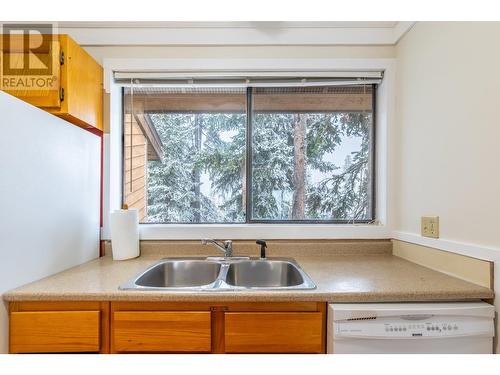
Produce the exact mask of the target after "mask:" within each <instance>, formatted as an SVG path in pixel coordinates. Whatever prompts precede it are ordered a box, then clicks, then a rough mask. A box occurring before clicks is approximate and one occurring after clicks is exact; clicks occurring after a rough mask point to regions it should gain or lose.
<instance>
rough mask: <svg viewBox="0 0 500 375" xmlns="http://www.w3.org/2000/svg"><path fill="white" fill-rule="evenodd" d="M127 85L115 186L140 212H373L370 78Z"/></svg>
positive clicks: (265, 215)
mask: <svg viewBox="0 0 500 375" xmlns="http://www.w3.org/2000/svg"><path fill="white" fill-rule="evenodd" d="M132 90H133V92H131V91H132ZM132 90H131V89H130V88H126V89H125V90H124V101H123V102H124V117H123V118H124V124H123V129H124V150H123V151H124V179H123V181H124V184H123V197H124V203H126V204H128V206H129V207H135V208H137V209H138V210H139V211H140V217H141V222H142V223H252V222H269V223H282V222H325V223H328V222H332V223H345V222H369V221H371V220H373V219H374V211H375V209H374V201H375V200H374V168H373V166H374V105H373V103H374V99H375V86H374V85H353V86H317V87H253V88H232V87H218V88H216V87H198V88H175V87H134V88H133V89H132ZM131 113H132V114H133V115H131Z"/></svg>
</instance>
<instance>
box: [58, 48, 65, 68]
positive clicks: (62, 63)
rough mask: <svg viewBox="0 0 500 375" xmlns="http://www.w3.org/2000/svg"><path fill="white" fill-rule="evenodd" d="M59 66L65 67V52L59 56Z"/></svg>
mask: <svg viewBox="0 0 500 375" xmlns="http://www.w3.org/2000/svg"><path fill="white" fill-rule="evenodd" d="M59 64H61V65H64V51H61V54H60V55H59Z"/></svg>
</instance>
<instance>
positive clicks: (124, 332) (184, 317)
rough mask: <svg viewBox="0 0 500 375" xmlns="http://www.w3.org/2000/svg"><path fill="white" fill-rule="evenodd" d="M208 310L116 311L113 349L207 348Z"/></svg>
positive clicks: (209, 349)
mask: <svg viewBox="0 0 500 375" xmlns="http://www.w3.org/2000/svg"><path fill="white" fill-rule="evenodd" d="M210 330H211V314H210V312H209V311H116V312H115V313H114V314H113V322H112V351H114V352H210V351H211V332H210Z"/></svg>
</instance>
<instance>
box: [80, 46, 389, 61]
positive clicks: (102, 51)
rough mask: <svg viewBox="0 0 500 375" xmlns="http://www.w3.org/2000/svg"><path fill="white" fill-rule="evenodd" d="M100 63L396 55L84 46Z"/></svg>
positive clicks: (330, 49) (358, 50)
mask: <svg viewBox="0 0 500 375" xmlns="http://www.w3.org/2000/svg"><path fill="white" fill-rule="evenodd" d="M84 48H85V50H86V51H87V52H88V53H90V54H91V55H92V56H93V57H94V58H95V59H96V60H97V61H98V62H99V63H101V64H102V63H103V60H104V59H110V58H113V59H114V58H132V59H137V58H151V59H152V58H156V59H160V58H165V59H169V58H184V59H191V58H200V59H207V58H215V59H224V58H228V59H231V58H249V59H255V58H283V59H284V58H297V59H303V58H308V59H312V58H322V59H326V58H339V59H342V58H345V59H356V58H392V57H394V55H395V47H394V46H390V45H386V46H367V45H366V46H109V45H108V46H84Z"/></svg>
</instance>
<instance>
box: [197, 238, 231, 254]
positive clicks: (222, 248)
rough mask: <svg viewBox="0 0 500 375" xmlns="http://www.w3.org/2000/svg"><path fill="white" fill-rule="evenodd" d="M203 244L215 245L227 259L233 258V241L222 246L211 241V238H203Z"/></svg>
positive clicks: (228, 241) (225, 242)
mask: <svg viewBox="0 0 500 375" xmlns="http://www.w3.org/2000/svg"><path fill="white" fill-rule="evenodd" d="M201 244H202V245H208V244H211V245H214V246H215V247H216V248H217V249H219V250H220V251H222V252H223V253H224V256H225V257H231V256H233V241H231V240H227V241H224V245H221V244H219V243H218V242H217V241H215V240H211V239H209V238H203V239H202V240H201Z"/></svg>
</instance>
